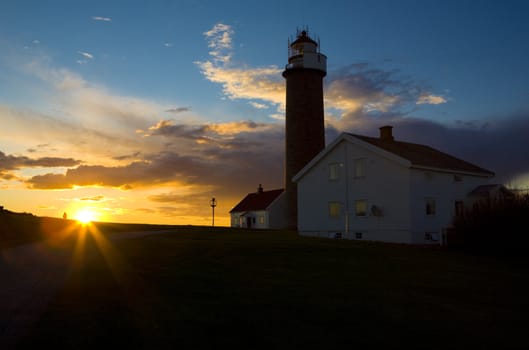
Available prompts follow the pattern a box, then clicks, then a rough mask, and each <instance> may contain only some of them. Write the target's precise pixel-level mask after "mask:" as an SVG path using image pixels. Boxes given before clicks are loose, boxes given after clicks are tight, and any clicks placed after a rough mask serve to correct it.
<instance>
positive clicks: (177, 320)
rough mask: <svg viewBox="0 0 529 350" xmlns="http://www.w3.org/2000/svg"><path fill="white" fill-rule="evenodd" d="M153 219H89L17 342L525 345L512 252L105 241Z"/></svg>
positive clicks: (526, 306) (227, 238)
mask: <svg viewBox="0 0 529 350" xmlns="http://www.w3.org/2000/svg"><path fill="white" fill-rule="evenodd" d="M28 220H29V219H28ZM57 225H58V223H57ZM162 228H163V229H166V228H167V226H165V225H153V226H151V225H132V224H131V225H123V224H102V223H98V224H96V225H94V226H92V227H91V228H90V229H89V230H88V231H89V232H91V233H88V234H86V236H85V239H84V243H83V245H82V250H78V251H77V253H76V254H80V255H81V256H82V257H77V258H76V259H75V258H74V259H73V260H72V262H71V266H69V267H68V268H69V269H70V273H69V275H68V277H67V279H66V280H65V282H64V286H63V287H62V289H60V290H58V291H57V293H56V294H55V295H54V297H53V299H52V300H51V302H50V303H49V305H48V306H47V309H46V310H45V312H44V313H43V315H42V316H41V318H40V319H39V320H38V321H37V322H36V324H35V325H34V327H32V328H31V329H30V330H28V332H27V334H26V335H25V336H24V337H23V339H22V341H21V343H20V344H19V345H20V348H36V347H39V346H41V345H42V344H46V345H47V346H50V347H55V348H76V349H88V348H94V347H100V346H103V345H104V346H107V347H114V348H129V349H140V348H142V349H146V348H149V349H150V348H153V349H154V348H155V349H169V348H171V349H173V348H184V349H185V348H191V347H193V348H197V347H198V348H206V347H207V348H212V347H229V348H233V347H237V348H242V347H244V348H251V349H277V348H295V349H300V348H325V349H333V348H336V349H337V348H341V349H342V348H353V347H361V348H380V347H386V348H387V347H389V348H406V349H409V348H416V349H447V348H449V349H468V348H471V349H498V348H501V349H522V348H523V349H526V348H528V346H529V336H528V335H527V332H526V329H527V326H528V325H529V299H528V298H527V295H529V269H527V265H524V264H522V263H520V262H519V261H509V260H505V259H502V260H500V259H496V258H491V257H483V256H472V255H465V254H461V253H455V252H450V251H446V250H443V249H440V248H432V247H430V248H427V247H415V246H407V245H393V244H380V243H369V242H354V241H345V240H329V239H316V238H305V237H300V236H298V235H297V234H296V233H295V232H288V231H247V230H238V229H228V228H211V227H183V226H174V227H172V230H173V231H172V232H170V233H163V234H156V235H151V236H144V237H140V238H134V239H120V240H111V238H112V236H113V235H115V234H116V233H118V232H125V231H138V229H162ZM83 232H84V231H83ZM69 237H70V240H71V241H77V242H78V241H79V239H80V237H81V234H80V233H74V234H73V235H70V236H69ZM101 237H106V238H105V240H102V239H101ZM67 241H68V240H67V239H65V240H64V241H63V242H64V243H62V247H64V249H68V247H71V246H72V244H71V242H70V243H68V242H67ZM104 242H106V244H103V243H104ZM76 246H77V247H79V245H76ZM54 249H59V246H58V245H55V246H54Z"/></svg>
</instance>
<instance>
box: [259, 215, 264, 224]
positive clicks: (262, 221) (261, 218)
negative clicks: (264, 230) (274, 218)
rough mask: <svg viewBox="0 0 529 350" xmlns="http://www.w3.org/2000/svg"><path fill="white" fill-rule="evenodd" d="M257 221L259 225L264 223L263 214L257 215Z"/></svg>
mask: <svg viewBox="0 0 529 350" xmlns="http://www.w3.org/2000/svg"><path fill="white" fill-rule="evenodd" d="M259 223H260V224H261V225H264V223H265V218H264V215H260V216H259Z"/></svg>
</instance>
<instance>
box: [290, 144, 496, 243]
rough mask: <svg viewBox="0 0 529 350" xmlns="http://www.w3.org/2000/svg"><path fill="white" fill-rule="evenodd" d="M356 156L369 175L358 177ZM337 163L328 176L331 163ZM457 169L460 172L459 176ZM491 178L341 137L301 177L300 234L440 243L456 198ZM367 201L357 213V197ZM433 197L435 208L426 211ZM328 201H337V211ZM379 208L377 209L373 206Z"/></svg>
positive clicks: (461, 196) (462, 199)
mask: <svg viewBox="0 0 529 350" xmlns="http://www.w3.org/2000/svg"><path fill="white" fill-rule="evenodd" d="M355 159H365V176H364V177H355V172H354V162H355ZM331 163H334V164H339V175H338V178H337V179H336V180H329V164H331ZM455 175H457V177H455ZM489 182H490V178H486V177H479V176H472V175H465V174H454V173H448V172H439V171H431V170H424V169H416V168H412V167H411V164H410V163H409V162H407V161H404V160H402V159H401V158H398V157H397V158H395V157H394V156H393V155H388V154H386V153H385V152H378V151H377V150H376V149H373V148H372V147H364V146H363V145H362V144H361V143H358V144H356V143H353V142H346V141H342V142H341V143H339V144H337V145H336V146H335V147H334V148H333V149H331V150H330V151H328V152H327V154H326V155H325V156H324V157H323V158H321V159H320V160H319V162H318V163H316V164H315V165H314V166H313V167H312V168H311V169H310V170H309V171H307V172H306V173H305V174H304V175H303V176H302V177H301V178H300V179H299V180H298V200H299V202H298V231H299V233H300V234H302V235H309V236H318V237H330V238H332V237H336V234H337V233H339V234H340V236H341V237H342V238H347V239H363V240H375V241H384V242H397V243H414V244H441V243H442V234H443V230H444V229H445V228H447V227H450V226H451V223H452V219H453V217H454V215H455V211H456V209H455V208H456V202H458V201H459V202H462V203H463V204H464V205H468V204H467V203H468V201H466V198H467V195H468V193H469V192H471V191H472V190H473V189H474V188H476V187H477V186H479V185H483V184H487V183H489ZM357 200H366V201H367V208H368V211H367V215H366V216H357V215H356V212H355V201H357ZM427 200H434V201H435V213H434V214H433V215H430V214H428V213H427V211H426V202H427ZM329 202H339V203H340V206H341V209H340V214H339V215H338V216H337V217H331V216H330V214H329ZM372 206H376V207H377V208H379V212H380V213H379V214H381V215H377V213H376V212H372V211H371V208H372Z"/></svg>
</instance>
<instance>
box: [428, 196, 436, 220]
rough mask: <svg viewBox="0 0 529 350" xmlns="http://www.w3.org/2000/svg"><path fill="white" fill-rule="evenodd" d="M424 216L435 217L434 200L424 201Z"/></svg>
mask: <svg viewBox="0 0 529 350" xmlns="http://www.w3.org/2000/svg"><path fill="white" fill-rule="evenodd" d="M426 215H429V216H430V215H435V199H433V198H427V199H426Z"/></svg>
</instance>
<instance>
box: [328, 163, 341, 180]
mask: <svg viewBox="0 0 529 350" xmlns="http://www.w3.org/2000/svg"><path fill="white" fill-rule="evenodd" d="M339 178H340V163H331V164H329V181H336V180H338V179H339Z"/></svg>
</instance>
